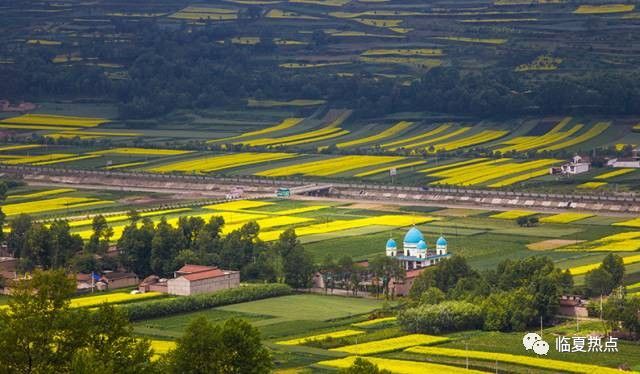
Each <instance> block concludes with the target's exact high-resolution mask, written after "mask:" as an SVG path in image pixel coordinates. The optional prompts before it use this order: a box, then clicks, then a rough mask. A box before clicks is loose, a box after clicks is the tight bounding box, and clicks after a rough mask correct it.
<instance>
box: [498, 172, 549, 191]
mask: <svg viewBox="0 0 640 374" xmlns="http://www.w3.org/2000/svg"><path fill="white" fill-rule="evenodd" d="M548 174H549V168H543V169H540V170H534V171H529V172H527V173H525V174H520V175H515V176H513V177H509V178H505V179H501V180H500V181H498V182H495V183H491V184H490V185H488V186H487V187H491V188H499V187H505V186H511V185H513V184H516V183H520V182H524V181H527V180H529V179H532V178H537V177H542V176H544V175H548Z"/></svg>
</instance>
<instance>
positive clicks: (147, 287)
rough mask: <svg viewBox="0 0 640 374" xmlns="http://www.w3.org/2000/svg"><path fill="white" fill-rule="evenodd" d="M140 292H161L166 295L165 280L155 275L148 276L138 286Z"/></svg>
mask: <svg viewBox="0 0 640 374" xmlns="http://www.w3.org/2000/svg"><path fill="white" fill-rule="evenodd" d="M138 291H140V292H162V293H167V292H168V290H167V279H166V278H160V277H159V276H157V275H149V276H148V277H146V278H144V279H143V280H142V282H140V284H139V285H138Z"/></svg>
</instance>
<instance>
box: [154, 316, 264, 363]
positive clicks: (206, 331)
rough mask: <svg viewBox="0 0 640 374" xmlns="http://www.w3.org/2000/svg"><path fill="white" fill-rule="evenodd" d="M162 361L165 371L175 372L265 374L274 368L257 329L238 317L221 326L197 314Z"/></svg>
mask: <svg viewBox="0 0 640 374" xmlns="http://www.w3.org/2000/svg"><path fill="white" fill-rule="evenodd" d="M163 364H164V366H165V367H166V370H165V371H167V372H170V373H176V374H177V373H180V374H182V373H185V374H200V373H202V374H209V373H211V374H218V373H220V374H223V373H224V374H235V373H237V374H245V373H246V374H262V373H269V372H270V371H271V369H272V368H273V362H272V359H271V356H270V354H269V351H268V350H267V349H266V348H265V347H264V346H263V345H262V343H261V341H260V333H259V332H258V330H257V329H256V328H255V327H253V326H251V325H250V324H249V323H247V322H245V321H243V320H240V319H237V318H231V319H229V320H227V321H226V322H225V323H224V324H223V325H222V326H214V325H213V324H211V322H209V321H208V320H207V319H206V318H205V317H198V318H195V319H194V320H193V321H191V323H189V325H188V326H187V329H186V331H185V333H184V335H183V336H182V337H181V338H179V339H178V340H177V342H176V348H175V350H173V351H171V352H169V353H168V354H167V355H166V356H165V357H164V359H163Z"/></svg>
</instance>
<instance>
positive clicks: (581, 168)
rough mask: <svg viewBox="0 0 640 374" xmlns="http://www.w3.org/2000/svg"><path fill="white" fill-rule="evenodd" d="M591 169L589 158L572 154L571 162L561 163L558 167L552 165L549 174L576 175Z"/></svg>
mask: <svg viewBox="0 0 640 374" xmlns="http://www.w3.org/2000/svg"><path fill="white" fill-rule="evenodd" d="M590 169H591V162H590V160H589V158H586V157H585V158H582V157H580V156H574V157H573V160H572V161H571V162H567V163H566V164H563V165H561V166H560V167H557V166H554V167H551V169H550V170H549V172H550V174H551V175H576V174H582V173H586V172H588V171H589V170H590Z"/></svg>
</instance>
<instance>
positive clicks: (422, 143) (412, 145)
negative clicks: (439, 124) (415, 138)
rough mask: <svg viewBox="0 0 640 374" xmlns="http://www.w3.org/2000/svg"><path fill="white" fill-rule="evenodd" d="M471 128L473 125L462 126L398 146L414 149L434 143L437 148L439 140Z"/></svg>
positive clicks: (392, 149) (426, 147) (449, 137)
mask: <svg viewBox="0 0 640 374" xmlns="http://www.w3.org/2000/svg"><path fill="white" fill-rule="evenodd" d="M469 130H471V127H461V128H459V129H456V130H453V131H451V132H448V133H446V134H444V135H440V136H437V137H435V138H429V139H425V140H422V141H419V142H415V143H410V144H403V145H401V146H400V147H398V148H405V149H414V148H424V149H429V146H431V145H434V148H435V144H438V142H442V141H444V140H447V139H451V138H453V137H456V136H458V135H461V134H464V133H465V132H467V131H469ZM396 149H397V148H391V149H389V150H391V151H395V150H396Z"/></svg>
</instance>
